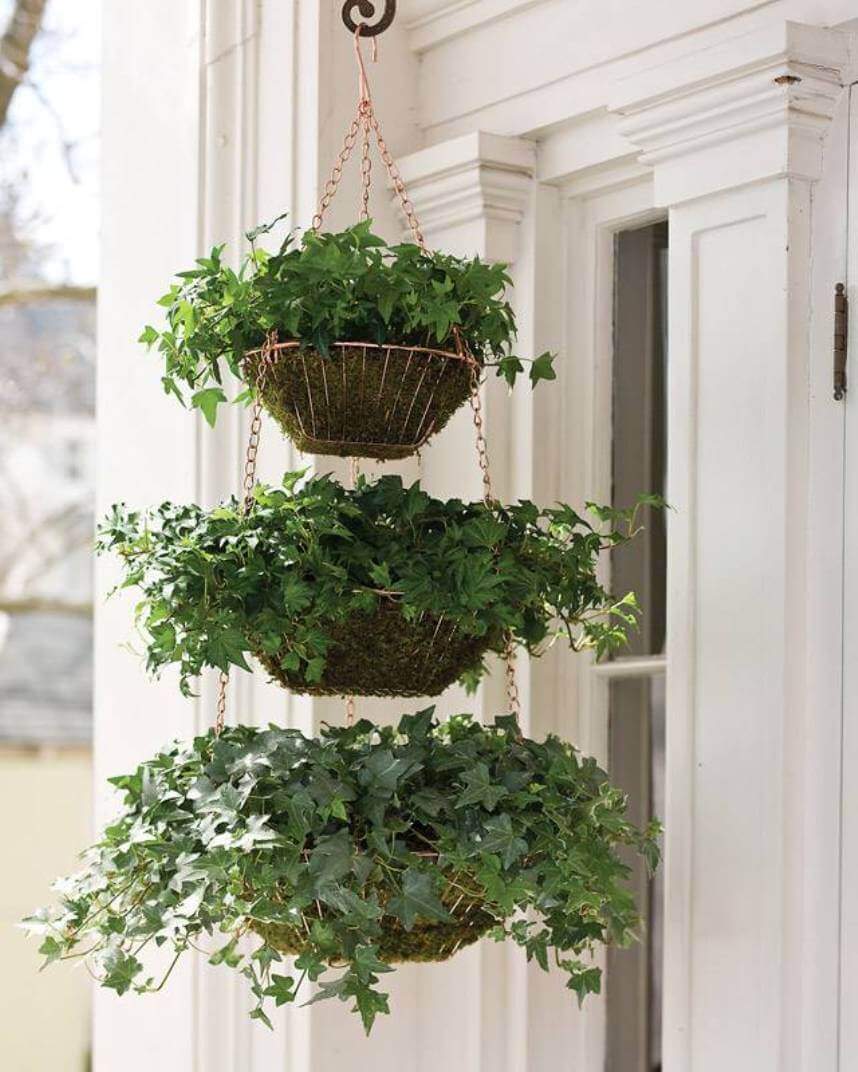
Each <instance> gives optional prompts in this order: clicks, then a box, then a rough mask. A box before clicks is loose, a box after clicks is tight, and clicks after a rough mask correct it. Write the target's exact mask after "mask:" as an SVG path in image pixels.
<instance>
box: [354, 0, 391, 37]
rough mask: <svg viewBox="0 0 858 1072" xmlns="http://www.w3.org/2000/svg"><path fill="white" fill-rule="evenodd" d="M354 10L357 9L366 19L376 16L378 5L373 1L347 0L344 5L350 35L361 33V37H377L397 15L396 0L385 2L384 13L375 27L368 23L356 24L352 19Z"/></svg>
mask: <svg viewBox="0 0 858 1072" xmlns="http://www.w3.org/2000/svg"><path fill="white" fill-rule="evenodd" d="M352 8H357V9H358V11H359V12H360V15H361V17H362V18H364V19H371V18H373V17H374V16H375V8H376V5H375V4H374V3H373V2H372V0H346V2H345V3H344V4H343V22H344V23H345V24H346V28H347V29H348V31H349V32H350V33H359V34H360V35H361V37H376V36H377V35H378V34H380V33H384V31H385V30H386V29H387V28H388V26H390V24H391V23H392V22H393V18H394V16H395V15H396V0H384V12H383V13H382V16H381V18H380V19H379V20H378V22H377V23H376V24H375V25H374V26H370V25H369V23H367V22H355V20H354V19H353V18H352Z"/></svg>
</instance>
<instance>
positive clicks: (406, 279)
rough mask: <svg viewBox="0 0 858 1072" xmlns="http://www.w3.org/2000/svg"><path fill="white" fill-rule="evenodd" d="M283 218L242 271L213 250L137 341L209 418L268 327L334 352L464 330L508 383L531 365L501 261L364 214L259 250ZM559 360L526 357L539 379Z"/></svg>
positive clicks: (442, 340)
mask: <svg viewBox="0 0 858 1072" xmlns="http://www.w3.org/2000/svg"><path fill="white" fill-rule="evenodd" d="M281 218H282V217H281ZM277 222H278V221H276V220H275V221H274V223H272V224H268V225H264V226H262V227H258V228H256V229H255V230H254V231H251V232H249V233H248V235H247V237H248V239H249V240H250V243H251V245H250V250H249V252H248V253H247V255H246V256H245V257H244V258H243V260H242V261H241V264H240V266H239V268H238V269H237V270H234V269H233V268H231V267H230V266H229V265H228V264H227V263H225V261H224V247H223V246H216V247H215V248H214V249H213V250H212V251H211V254H210V255H209V256H208V257H202V258H200V259H199V260H198V261H197V262H196V265H195V266H194V267H193V268H191V269H189V270H187V271H184V272H179V273H178V279H179V281H178V282H176V283H173V284H172V285H171V286H170V289H169V290H168V291H167V293H166V294H165V295H164V296H163V297H162V298H161V299H160V302H159V304H160V305H162V306H163V307H164V308H165V309H166V315H167V324H166V327H164V328H163V329H162V330H159V329H158V328H156V327H154V326H152V325H148V326H147V327H146V328H145V329H144V330H143V333H142V335H141V336H140V341H141V342H143V343H145V344H147V345H148V346H150V347H153V346H154V347H156V348H157V350H158V351H159V353H160V354H161V356H162V358H163V362H164V374H163V380H162V382H163V385H164V389H165V391H167V392H168V393H172V394H174V395H176V397H177V398H178V399H179V400H180V401H182V402H183V403H184V402H186V401H187V400H190V403H191V405H192V406H195V407H197V408H199V409H200V410H201V411H202V412H203V414H204V415H205V417H206V419H207V420H208V421H209V423H210V424H214V422H215V418H216V413H217V407H218V405H219V404H220V403H221V402H224V401H226V394H225V393H224V389H223V382H224V374H225V371H226V370H227V369H228V370H229V371H230V372H231V373H232V374H233V375H234V376H236V377H238V378H240V379H243V378H245V371H244V368H243V358H244V355H245V354H246V353H247V352H248V351H250V350H254V349H256V348H258V347H260V346H261V345H262V343H263V342H264V340H265V338H266V336H267V334H268V333H269V332H270V331H276V332H277V334H278V337H279V339H280V340H281V341H285V340H287V339H289V340H297V341H298V342H299V343H300V344H301V345H302V346H304V347H307V348H312V349H314V350H316V351H318V352H320V353H321V354H323V355H326V356H327V355H329V352H330V347H331V345H332V344H333V343H334V342H337V341H349V342H370V343H398V344H402V345H404V346H425V347H430V348H436V349H441V350H453V349H455V347H456V339H455V331H456V330H458V331H459V332H460V333H461V338H462V339H463V340H464V341H465V342H466V343H467V345H468V347H469V348H470V350H471V352H472V354H473V355H474V356H475V357H476V358H477V360H478V361H480V363H481V364H483V365H484V366H494V367H495V368H496V369H497V372H498V374H499V375H502V376H503V377H505V379H506V380H507V381H508V382H509V383H510V384H511V385H512V384H513V383H514V382H515V379H516V376H517V375H518V373H520V372H522V371H523V368H524V360H523V359H522V358H519V357H517V356H516V355H515V354H514V353H513V350H512V346H513V343H514V340H515V333H516V326H515V315H514V313H513V310H512V308H511V306H510V304H509V302H508V301H507V300H506V298H505V296H504V295H505V291H506V288H507V287H508V286H510V285H511V281H510V278H509V276H508V274H507V271H506V266H505V265H503V264H486V263H485V262H484V261H481V260H480V259H479V258H478V257H474V258H470V259H466V258H461V257H454V256H451V255H450V254H446V253H437V252H429V251H424V250H421V249H420V248H419V247H418V246H416V245H414V244H409V243H406V244H402V245H394V246H389V245H387V243H385V242H384V240H383V239H381V238H379V237H378V236H377V235H375V234H373V233H372V230H371V221H368V220H365V221H362V222H360V223H357V224H355V225H354V226H353V227H349V228H348V229H347V230H345V231H341V232H339V233H336V234H334V233H316V232H315V231H305V232H304V233H303V234H302V235H301V236H300V238H299V237H298V235H297V234H295V233H294V232H293V233H290V234H289V235H287V237H286V239H285V240H284V242H283V243H282V245H281V246H280V248H279V249H278V250H277V252H276V253H269V252H267V251H266V250H264V249H261V248H258V247H257V245H256V239H257V238H259V236H260V235H262V234H264V233H266V232H268V231H270V230H271V228H272V227H273V226H274V224H275V223H277ZM552 361H553V355H552V354H550V353H544V354H541V355H539V356H538V357H537V358H535V359H534V360H532V361H530V362H528V363H529V365H530V379H531V382H532V383H534V384H536V383H537V382H538V381H539V380H541V379H548V380H551V379H554V378H555V373H554V370H553V368H552ZM252 391H253V387H252V385H249V386H248V388H247V390H245V391H243V392H242V393H241V394H240V395H239V396H238V397H239V398H240V399H241V400H243V401H246V400H247V399H248V398H250V397H251V396H252Z"/></svg>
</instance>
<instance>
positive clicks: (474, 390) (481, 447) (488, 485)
mask: <svg viewBox="0 0 858 1072" xmlns="http://www.w3.org/2000/svg"><path fill="white" fill-rule="evenodd" d="M470 403H471V410H472V411H473V416H474V432H475V438H476V446H477V463H478V464H479V467H480V472H481V473H482V477H483V499H484V500H485V502H486V505H490V504H491V503H493V502H494V493H493V492H492V477H491V472H490V471H489V448H488V444H487V443H486V433H485V425H484V422H483V400H482V397H481V395H480V374H479V372H478V371H477V368H476V364H474V365H472V366H471V397H470Z"/></svg>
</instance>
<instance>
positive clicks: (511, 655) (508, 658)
mask: <svg viewBox="0 0 858 1072" xmlns="http://www.w3.org/2000/svg"><path fill="white" fill-rule="evenodd" d="M503 657H504V663H505V670H506V699H507V706H508V707H509V713H510V714H511V715H515V718H516V721H517V722H520V720H521V697H520V696H519V694H518V683H517V682H516V679H515V646H514V644H513V641H512V636H511V635H510V634H509V633H507V636H506V645H505V646H504V651H503Z"/></svg>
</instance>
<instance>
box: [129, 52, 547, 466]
mask: <svg viewBox="0 0 858 1072" xmlns="http://www.w3.org/2000/svg"><path fill="white" fill-rule="evenodd" d="M359 36H360V35H359V34H358V33H356V36H355V50H356V55H357V61H358V70H359V95H358V107H357V114H356V115H355V117H354V119H353V120H352V123H351V126H350V127H349V129H348V131H347V132H346V136H345V139H344V141H343V146H342V149H341V150H340V153H339V156H338V157H337V160H336V163H335V164H334V167H333V170H332V172H331V176H330V178H329V179H328V181H327V183H326V184H325V188H324V192H323V195H322V199H321V201H320V203H319V207H318V211H317V213H316V215H315V216H314V217H313V224H312V227H311V228H310V230H309V231H306V232H305V233H304V235H303V238H302V240H301V242H300V244H298V243H294V242H293V236H292V235H287V237H286V239H285V241H284V242H283V243H282V245H281V246H280V249H279V250H278V251H277V252H276V253H274V254H268V253H266V252H265V251H264V250H261V249H257V248H256V246H255V242H256V239H257V238H259V237H260V235H263V234H266V233H267V232H269V231H271V230H272V228H273V227H274V225H275V224H276V223H277V222H278V221H277V220H275V221H274V223H272V224H267V225H263V226H261V227H257V228H255V229H254V230H253V231H250V232H248V235H247V238H248V240H249V242H250V245H251V248H250V252H249V253H248V255H247V256H246V257H245V259H244V261H243V263H242V265H241V267H240V268H239V270H238V271H237V272H236V271H234V270H233V269H232V268H231V267H229V266H227V265H225V264H224V263H223V262H222V259H221V253H222V248H223V247H216V248H215V249H213V250H212V253H211V256H210V257H204V258H201V259H200V260H199V261H197V264H196V266H195V267H194V268H192V269H191V270H190V271H186V272H181V273H180V277H179V278H180V280H181V282H180V283H178V284H174V285H173V286H172V287H171V288H170V290H169V291H168V293H167V294H165V295H164V297H163V298H162V299H161V304H162V305H163V306H165V307H166V309H167V319H168V326H167V329H166V330H164V331H158V330H157V329H156V328H154V327H151V326H150V327H147V328H145V330H144V331H143V334H142V335H141V341H143V342H145V343H147V344H148V345H150V346H152V345H155V344H157V347H158V349H159V350H160V352H161V354H162V355H163V357H164V364H165V368H164V376H163V383H164V389H165V390H166V391H168V392H172V393H174V394H176V395H177V396H178V397H179V399H180V400H183V399H184V391H185V388H188V389H189V390H190V402H191V405H192V406H195V407H198V408H199V409H201V410H202V412H203V413H204V415H205V417H206V419H207V420H208V421H209V423H210V424H214V421H215V414H216V412H217V407H218V405H219V404H220V403H221V402H224V401H226V395H225V393H224V390H223V387H222V368H221V365H222V363H225V364H226V365H227V366H228V368H229V370H230V371H231V372H232V373H233V375H235V376H237V377H239V378H241V379H244V381H245V383H246V384H247V387H248V390H247V391H245V392H242V393H241V394H240V395H239V398H241V399H243V400H247V399H248V398H249V397H251V396H253V395H254V393H256V392H258V393H259V396H260V397H261V400H262V403H263V405H264V406H265V408H266V409H268V410H269V412H270V413H271V414H272V415H273V416H274V417H275V418H276V419H277V421H278V422H279V424H280V426H281V427H282V428H283V430H284V431H285V432H286V433H287V435H289V436H290V437H291V438H292V439H293V440H294V441H295V443H296V445H297V446H298V447H299V449H301V450H303V451H307V452H308V453H314V454H334V455H340V456H343V457H368V458H381V459H393V458H405V457H407V456H408V455H409V454H413V453H414V451H416V450H417V449H419V447H421V446H422V445H423V444H424V443H425V442H426V441H427V440H428V439H429V437H430V436H432V435H433V434H434V433H435V432H438V431H439V430H440V429H441V428H443V427H444V425H445V424H446V423H447V421H448V420H449V419H450V417H451V416H452V414H453V413H455V411H456V410H457V409H458V408H459V407H460V406H461V405H462V404H463V403H464V402H465V401H466V399H467V398H468V396H469V395H471V396H474V395H475V393H476V392H477V390H478V386H479V377H480V374H481V373H482V370H483V369H484V368H485V367H488V366H493V367H495V368H496V370H497V372H498V374H499V375H502V376H503V377H504V378H505V379H506V380H507V382H508V383H509V384H510V385H512V384H514V382H515V379H516V376H517V374H518V373H519V372H521V371H522V370H523V367H524V366H523V361H522V359H521V358H519V357H517V356H516V355H515V354H514V353H513V352H512V345H513V342H514V340H515V334H516V326H515V316H514V314H513V311H512V307H511V306H510V304H509V302H508V301H507V300H506V296H505V295H506V291H507V288H508V287H510V286H511V280H510V278H509V276H508V275H507V273H506V266H505V265H503V264H486V263H484V262H482V261H480V259H479V258H477V257H475V258H473V259H463V258H459V257H453V256H449V255H446V254H443V253H437V252H433V251H431V250H429V249H428V248H427V246H426V242H425V240H424V238H423V233H422V231H421V229H420V224H419V222H418V220H417V216H416V213H415V210H414V206H413V204H412V203H411V201H410V200H409V198H408V194H407V193H406V190H405V184H404V183H403V180H402V176H401V175H400V173H399V169H398V168H397V166H396V164H395V162H394V160H393V157H392V156H391V154H390V151H389V150H388V148H387V145H386V144H385V141H384V138H383V136H382V133H381V127H380V125H379V122H378V119H377V118H376V116H375V112H374V108H373V103H372V98H371V96H370V92H369V85H368V83H367V79H366V71H365V69H364V64H363V58H362V56H361V53H360V42H359ZM359 137H360V139H361V168H360V174H361V186H362V198H361V202H362V207H361V211H360V222H359V223H357V224H356V225H354V226H353V227H350V228H348V229H347V230H345V231H342V232H340V233H324V232H322V223H323V220H324V215H325V212H326V210H327V208H328V206H329V205H330V203H331V201H332V200H333V197H334V195H335V194H336V192H337V188H338V185H339V182H340V179H341V177H342V173H343V168H344V166H345V164H346V162H347V161H348V159H349V157H350V156H351V154H352V150H353V149H354V148H355V146H356V145H357V142H358V138H359ZM373 138H374V140H375V142H376V144H377V147H378V150H379V153H380V156H381V160H382V162H383V164H384V166H385V168H386V170H387V174H388V177H389V179H390V183H391V185H392V187H393V189H394V191H395V193H396V195H397V196H398V198H399V203H400V207H401V209H402V213H403V215H404V217H405V219H406V220H407V221H408V225H409V228H410V230H411V235H412V238H413V243H408V244H403V245H393V246H388V245H387V243H385V242H384V240H383V239H381V238H379V237H378V236H376V235H374V234H373V233H372V232H371V230H370V220H369V192H370V178H371V174H372V165H371V162H370V155H369V150H370V141H371V140H372V139H373ZM552 360H553V355H551V354H550V353H544V354H542V355H540V356H539V357H537V358H536V359H534V360H533V361H532V362H530V365H531V369H530V378H531V382H532V383H536V382H537V381H538V380H540V379H554V372H553V370H552V367H551V364H552Z"/></svg>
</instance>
